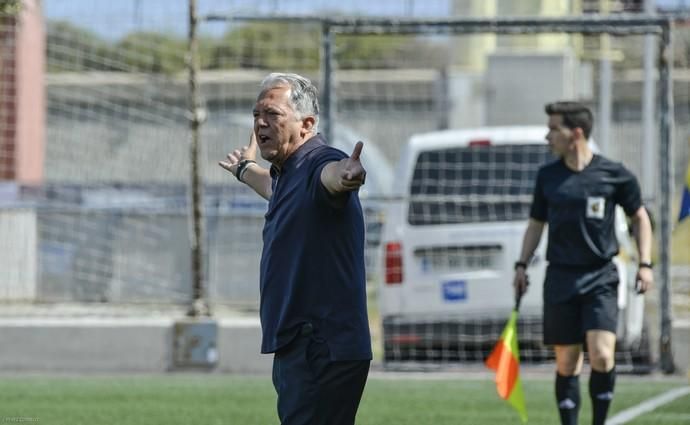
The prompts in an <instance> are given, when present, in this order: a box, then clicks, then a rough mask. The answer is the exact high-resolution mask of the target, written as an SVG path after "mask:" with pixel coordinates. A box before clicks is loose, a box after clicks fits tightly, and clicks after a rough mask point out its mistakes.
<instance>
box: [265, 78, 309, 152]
mask: <svg viewBox="0 0 690 425" xmlns="http://www.w3.org/2000/svg"><path fill="white" fill-rule="evenodd" d="M303 130H304V121H303V120H301V119H300V118H299V117H298V116H297V113H296V111H295V110H294V109H293V107H292V104H291V103H290V88H289V87H288V86H278V87H274V88H271V89H268V90H265V91H263V92H262V93H261V94H260V95H259V98H258V99H257V101H256V105H255V106H254V132H255V133H256V140H257V143H258V145H259V150H260V151H261V157H262V158H263V159H265V160H267V161H269V162H270V163H272V164H274V165H278V166H281V165H282V164H283V163H284V162H285V160H286V159H287V158H288V157H289V156H290V155H291V154H292V153H293V152H294V151H295V150H296V149H297V148H298V147H299V146H300V144H299V142H300V141H301V136H302V135H303Z"/></svg>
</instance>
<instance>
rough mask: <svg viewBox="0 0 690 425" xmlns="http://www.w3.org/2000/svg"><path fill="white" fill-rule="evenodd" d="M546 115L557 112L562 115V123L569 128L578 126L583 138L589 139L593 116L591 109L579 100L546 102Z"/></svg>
mask: <svg viewBox="0 0 690 425" xmlns="http://www.w3.org/2000/svg"><path fill="white" fill-rule="evenodd" d="M544 110H545V111H546V114H547V115H554V114H558V115H560V116H562V117H563V125H564V126H566V127H567V128H569V129H571V130H572V129H574V128H576V127H579V128H581V129H582V133H583V134H584V136H585V139H589V134H590V133H591V132H592V124H593V122H594V118H593V115H592V111H591V110H590V109H589V108H588V107H586V106H585V105H584V104H582V103H580V102H572V101H560V102H553V103H548V104H546V106H545V107H544Z"/></svg>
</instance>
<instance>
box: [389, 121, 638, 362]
mask: <svg viewBox="0 0 690 425" xmlns="http://www.w3.org/2000/svg"><path fill="white" fill-rule="evenodd" d="M546 132H547V129H546V127H542V126H520V127H485V128H477V129H465V130H450V131H441V132H433V133H426V134H419V135H415V136H413V137H412V138H411V139H410V140H409V142H408V143H407V146H406V147H405V150H404V151H403V153H402V156H401V159H400V163H399V165H398V169H397V171H396V174H395V178H394V181H395V182H396V183H395V188H394V193H393V199H395V201H394V202H392V203H391V204H390V205H389V207H388V208H387V209H386V214H385V222H384V226H383V229H382V235H381V248H382V259H381V263H380V264H381V265H382V267H381V270H382V275H381V279H379V281H380V285H379V292H378V298H379V307H380V313H381V318H382V324H383V340H384V360H385V361H386V362H394V361H429V360H430V361H434V362H437V361H481V360H483V359H484V358H485V357H486V355H487V354H488V352H489V350H490V349H491V348H492V347H493V344H494V343H495V342H496V340H497V338H498V336H499V335H500V332H501V330H502V328H503V326H504V325H505V322H506V320H507V318H508V316H509V314H510V311H511V309H512V308H513V306H514V296H513V287H512V280H513V274H514V271H513V265H514V262H515V261H516V259H517V258H518V257H519V255H520V249H521V245H522V238H523V235H524V231H525V228H526V226H527V219H528V217H529V208H530V204H531V201H532V191H533V188H534V180H535V177H536V173H537V170H538V169H539V167H540V166H541V165H543V164H545V163H547V162H549V161H553V160H554V159H555V158H554V157H553V155H552V154H551V153H550V151H549V148H548V145H547V143H546V141H545V139H544V137H545V135H546ZM546 234H547V232H544V240H542V241H541V243H540V244H539V247H538V249H537V251H536V252H535V255H534V258H533V260H532V263H531V264H530V268H529V271H528V273H529V277H530V288H529V291H528V292H527V294H526V295H525V296H524V297H523V299H522V303H521V307H520V314H519V323H518V326H519V333H520V335H519V341H520V345H521V355H522V358H523V360H527V361H529V360H530V359H534V360H544V359H547V358H550V357H549V356H550V355H551V354H550V350H547V349H546V348H545V347H543V346H542V328H541V326H542V325H541V316H542V284H543V280H544V273H545V269H546V261H545V253H546ZM616 234H617V236H618V238H619V242H620V248H621V249H620V251H621V253H620V254H619V256H618V257H617V258H616V264H617V265H618V268H619V273H620V275H621V279H620V281H621V284H620V288H619V306H620V308H621V318H620V319H621V320H620V325H619V330H618V336H619V342H618V345H619V349H621V350H620V351H621V353H625V352H627V354H626V356H627V358H619V361H621V362H622V363H623V364H625V363H628V364H632V363H633V360H634V363H636V364H638V363H644V364H647V365H648V361H649V350H648V341H647V337H646V334H645V335H643V322H644V310H643V299H642V297H640V296H637V295H636V294H635V291H634V290H633V288H634V278H635V276H634V275H635V271H636V265H637V261H636V258H635V256H636V254H635V252H636V250H635V245H634V243H633V241H632V239H631V237H630V235H629V233H628V226H627V221H626V219H625V216H624V214H623V213H622V210H619V211H617V219H616ZM621 355H623V354H621ZM633 357H635V358H634V359H633ZM622 367H623V368H624V367H625V366H622Z"/></svg>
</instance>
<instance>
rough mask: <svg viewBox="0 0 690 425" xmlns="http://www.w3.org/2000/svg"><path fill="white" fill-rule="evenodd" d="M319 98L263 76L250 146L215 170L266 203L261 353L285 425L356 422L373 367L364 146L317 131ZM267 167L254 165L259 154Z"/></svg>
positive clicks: (301, 82) (293, 81) (296, 82)
mask: <svg viewBox="0 0 690 425" xmlns="http://www.w3.org/2000/svg"><path fill="white" fill-rule="evenodd" d="M317 99H318V94H317V91H316V88H315V87H314V86H313V85H312V84H311V82H310V81H309V80H308V79H306V78H304V77H302V76H299V75H296V74H270V75H269V76H268V77H266V79H264V81H263V82H262V84H261V92H260V94H259V96H258V99H257V102H256V106H255V108H254V131H253V133H252V136H251V139H250V143H249V145H248V146H245V147H243V148H242V149H239V150H235V151H233V152H232V153H230V154H228V158H227V160H226V161H222V162H221V163H220V165H221V166H222V167H223V168H225V169H227V170H228V171H230V172H231V173H232V174H233V175H235V176H236V177H237V178H238V179H239V180H240V181H241V182H243V183H245V184H247V185H249V186H250V187H251V188H253V189H254V190H255V191H256V192H257V193H258V194H259V195H261V196H262V197H264V198H265V199H267V200H268V201H269V203H268V212H267V213H266V223H265V225H264V231H263V241H264V246H263V252H262V255H261V279H260V280H261V281H260V289H261V297H260V315H261V327H262V332H263V340H262V344H261V352H262V353H274V360H273V384H274V386H275V389H276V392H277V394H278V416H279V417H280V420H281V424H283V425H297V424H305V425H306V424H311V425H313V424H329V425H340V424H343V425H345V424H348V425H349V424H354V421H355V416H356V413H357V408H358V406H359V402H360V400H361V397H362V392H363V390H364V386H365V383H366V379H367V375H368V372H369V364H370V361H371V357H372V354H371V337H370V334H369V323H368V319H367V310H366V287H365V271H364V220H363V215H362V207H361V205H360V202H359V198H358V194H357V190H358V189H359V187H360V186H361V185H363V184H364V180H365V177H366V171H365V170H364V168H363V167H362V164H361V162H360V160H359V156H360V153H361V151H362V146H363V144H362V142H359V143H358V144H357V145H356V147H355V149H354V151H353V152H352V154H351V155H350V156H348V155H347V154H345V153H343V152H342V151H339V150H337V149H335V148H332V147H330V146H328V145H327V144H326V141H325V140H324V138H323V137H322V136H321V135H320V134H318V133H317V127H318V114H319V106H318V100H317ZM257 149H258V150H259V151H260V153H261V157H262V158H264V159H265V160H267V161H269V162H270V163H271V167H270V169H268V170H267V169H265V168H263V167H260V166H259V165H257V164H256V162H255V158H256V150H257Z"/></svg>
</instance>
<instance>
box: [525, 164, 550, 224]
mask: <svg viewBox="0 0 690 425" xmlns="http://www.w3.org/2000/svg"><path fill="white" fill-rule="evenodd" d="M543 171H544V169H543V168H540V169H539V171H538V172H537V178H536V182H535V183H534V193H533V194H532V207H531V208H530V212H529V216H530V217H531V218H533V219H535V220H537V221H541V222H546V220H547V219H548V217H549V214H548V212H549V204H548V202H547V200H546V197H545V196H544V183H543V179H544V178H543V176H544V173H543Z"/></svg>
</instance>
